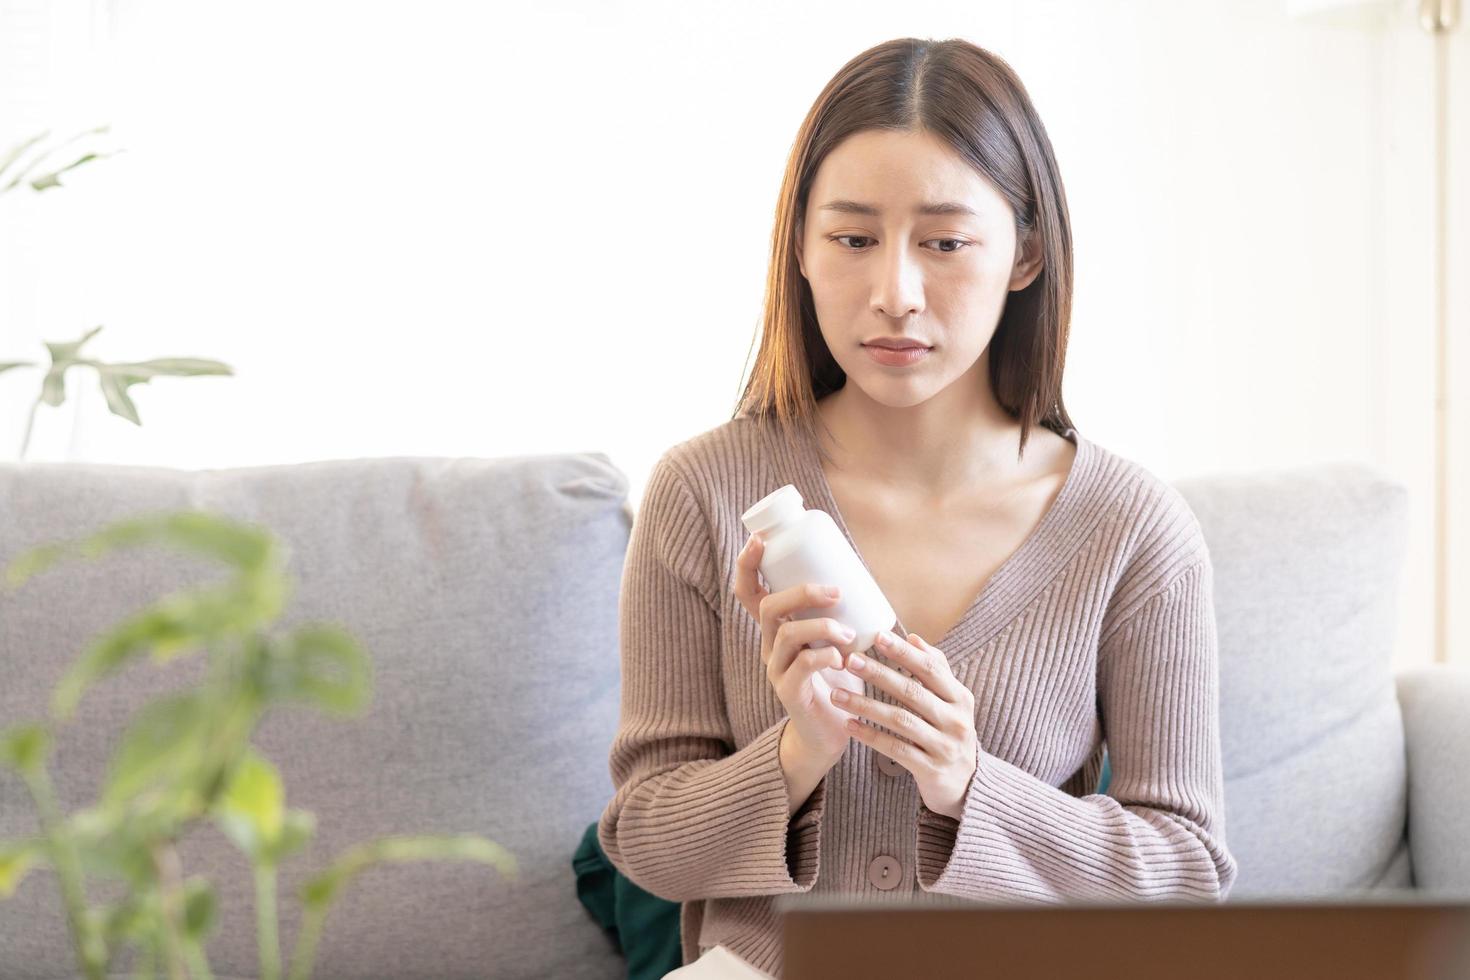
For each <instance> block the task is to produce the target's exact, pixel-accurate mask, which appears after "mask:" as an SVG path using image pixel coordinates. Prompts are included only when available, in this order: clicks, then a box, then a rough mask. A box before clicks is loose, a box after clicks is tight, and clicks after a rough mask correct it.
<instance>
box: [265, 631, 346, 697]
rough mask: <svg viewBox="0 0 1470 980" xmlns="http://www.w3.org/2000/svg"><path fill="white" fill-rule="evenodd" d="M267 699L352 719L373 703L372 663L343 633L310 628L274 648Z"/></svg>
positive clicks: (294, 634)
mask: <svg viewBox="0 0 1470 980" xmlns="http://www.w3.org/2000/svg"><path fill="white" fill-rule="evenodd" d="M266 676H267V682H266V691H265V694H266V696H267V697H268V698H271V699H273V700H280V701H307V702H311V703H314V704H316V705H318V706H320V707H321V708H323V709H325V710H326V711H328V712H330V713H332V714H336V715H348V716H351V715H356V714H358V713H360V712H361V711H362V709H363V708H364V707H365V706H366V705H367V704H368V703H369V702H370V701H371V700H372V690H373V667H372V661H371V659H369V657H368V655H367V653H366V652H365V651H364V650H363V648H362V646H361V645H360V644H359V643H358V642H357V640H355V639H354V638H353V637H352V636H351V635H350V634H349V633H347V632H346V631H344V630H342V629H340V628H338V627H336V626H331V625H326V624H319V623H313V624H309V625H306V626H302V627H299V628H298V629H297V630H296V631H295V632H294V633H292V634H291V635H290V636H288V637H286V638H285V639H283V640H281V641H279V642H278V643H277V644H276V645H275V649H274V651H273V654H272V659H271V661H270V670H269V671H268V673H267V675H266Z"/></svg>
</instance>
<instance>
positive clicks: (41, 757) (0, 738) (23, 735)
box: [0, 722, 51, 773]
mask: <svg viewBox="0 0 1470 980" xmlns="http://www.w3.org/2000/svg"><path fill="white" fill-rule="evenodd" d="M50 751H51V732H50V730H49V729H48V728H47V727H46V726H45V725H44V724H42V723H39V722H35V723H31V724H26V725H17V726H15V727H14V728H8V729H6V730H5V731H4V732H3V733H0V762H4V763H6V764H8V765H10V766H11V767H12V768H14V769H15V770H16V771H17V772H21V773H33V772H35V771H37V770H38V769H39V768H40V767H41V766H42V765H43V764H44V763H45V761H46V754H47V753H48V752H50Z"/></svg>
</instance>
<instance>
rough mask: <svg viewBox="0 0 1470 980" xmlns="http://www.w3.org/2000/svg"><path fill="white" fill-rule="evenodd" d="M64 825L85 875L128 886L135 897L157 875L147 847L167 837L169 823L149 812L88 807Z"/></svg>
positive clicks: (154, 812) (120, 808)
mask: <svg viewBox="0 0 1470 980" xmlns="http://www.w3.org/2000/svg"><path fill="white" fill-rule="evenodd" d="M66 823H67V829H68V832H69V833H70V834H71V838H72V841H73V842H74V843H75V845H76V848H77V857H78V859H79V861H80V863H81V865H82V870H83V872H84V873H85V874H87V875H92V876H98V877H106V878H119V879H122V880H124V881H127V882H130V883H131V884H132V886H133V892H134V894H138V893H139V892H140V890H143V889H147V888H149V887H150V886H151V883H152V881H153V880H154V877H155V876H156V875H157V870H156V869H155V868H154V867H153V860H152V857H151V856H150V853H149V847H150V846H151V844H152V842H153V841H156V840H159V839H162V838H165V837H167V836H168V835H169V833H170V832H171V825H172V819H171V818H170V817H169V816H168V815H166V814H161V813H159V812H157V810H155V809H149V808H144V809H141V810H138V811H130V810H128V809H127V808H125V807H122V806H107V807H103V806H91V807H85V808H83V809H80V810H77V811H76V812H74V813H72V814H71V815H70V816H68V817H67V821H66Z"/></svg>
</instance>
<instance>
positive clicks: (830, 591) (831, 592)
mask: <svg viewBox="0 0 1470 980" xmlns="http://www.w3.org/2000/svg"><path fill="white" fill-rule="evenodd" d="M837 591H838V590H837V586H835V585H829V586H827V594H828V595H829V596H831V597H832V598H834V599H835V598H837Z"/></svg>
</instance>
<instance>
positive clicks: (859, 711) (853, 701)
mask: <svg viewBox="0 0 1470 980" xmlns="http://www.w3.org/2000/svg"><path fill="white" fill-rule="evenodd" d="M848 669H849V670H852V669H853V666H852V665H851V664H849V665H848ZM856 673H858V674H860V675H861V676H862V677H863V678H864V679H866V680H870V681H872V682H873V684H874V686H876V687H880V688H883V689H884V690H887V691H889V693H891V694H894V695H897V694H898V692H897V691H894V690H893V689H892V688H893V687H902V688H910V687H912V686H913V685H916V684H917V683H918V681H917V679H916V678H913V677H901V676H900V675H899V674H898V673H897V672H896V671H894V670H893V669H892V668H889V667H885V666H883V665H882V664H875V663H874V662H873V661H871V660H869V661H868V662H867V663H866V664H864V665H863V667H862V668H861V669H860V670H857V671H856ZM880 678H883V679H881V680H880ZM890 685H891V687H890ZM910 693H911V692H910V691H909V690H904V695H905V696H907V695H909V694H910ZM918 699H919V700H921V701H924V703H925V704H926V705H933V706H936V707H939V710H940V711H944V710H946V709H948V710H953V707H952V706H942V707H941V706H940V702H939V701H938V699H937V698H935V697H934V696H933V695H932V694H931V693H930V692H928V691H921V692H920V694H919V696H918ZM925 699H927V700H925ZM833 703H834V704H837V705H838V706H839V707H841V708H842V709H843V710H845V711H851V712H852V713H853V714H855V715H858V716H860V717H863V718H866V719H869V720H870V721H872V722H873V723H875V724H879V725H882V726H884V727H885V728H888V729H891V730H892V731H893V732H894V733H895V734H898V735H900V736H902V737H903V738H904V739H906V740H907V741H909V742H912V743H913V744H914V745H917V746H919V747H921V748H923V749H926V750H928V751H929V752H932V753H934V755H935V756H939V755H941V754H942V753H943V750H944V743H945V739H946V736H945V734H944V733H943V732H942V731H940V730H939V728H940V725H939V719H938V718H928V717H925V714H924V712H923V711H920V710H918V709H915V708H911V707H908V706H906V704H889V703H888V702H887V701H879V700H878V699H876V698H870V697H867V696H866V695H862V694H851V695H849V696H848V697H847V698H845V699H842V700H837V701H834V702H833ZM942 717H943V715H941V716H940V718H942Z"/></svg>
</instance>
